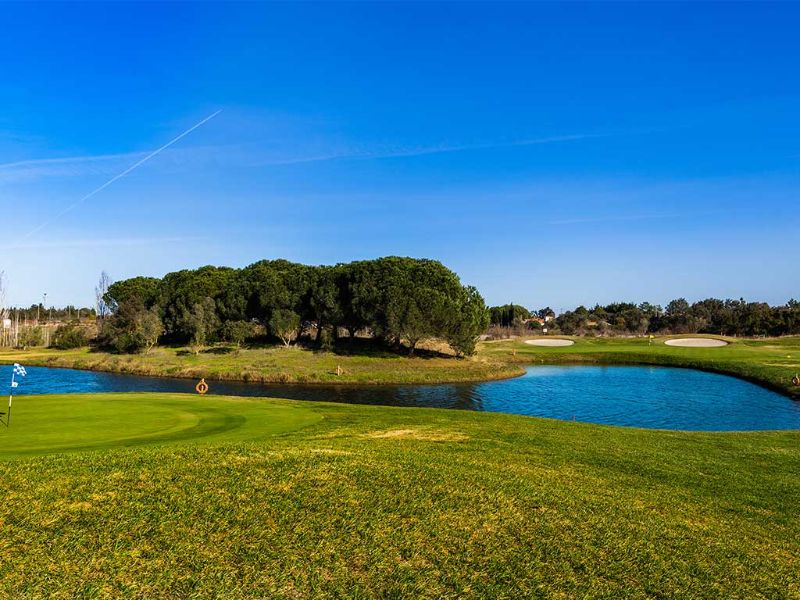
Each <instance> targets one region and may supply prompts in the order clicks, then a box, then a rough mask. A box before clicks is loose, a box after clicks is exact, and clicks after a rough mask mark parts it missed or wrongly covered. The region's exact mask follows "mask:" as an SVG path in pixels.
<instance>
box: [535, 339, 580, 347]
mask: <svg viewBox="0 0 800 600" xmlns="http://www.w3.org/2000/svg"><path fill="white" fill-rule="evenodd" d="M525 343H526V344H530V345H531V346H549V347H551V348H553V347H556V346H572V345H573V344H574V343H575V342H573V341H572V340H557V339H552V340H525Z"/></svg>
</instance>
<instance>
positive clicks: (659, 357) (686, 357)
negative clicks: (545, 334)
mask: <svg viewBox="0 0 800 600" xmlns="http://www.w3.org/2000/svg"><path fill="white" fill-rule="evenodd" d="M672 337H718V338H719V339H725V340H727V341H728V342H729V345H727V346H722V347H719V348H681V347H677V346H666V345H665V344H664V340H667V339H669V337H659V338H656V339H654V340H653V341H652V343H650V344H648V340H647V338H570V339H573V340H574V341H575V345H574V346H566V347H561V348H544V347H540V346H531V345H529V344H525V343H524V341H522V340H513V341H502V342H488V343H485V344H482V346H481V349H480V355H481V356H482V357H484V358H488V359H493V360H496V361H505V362H508V363H519V364H537V363H551V364H556V363H570V362H579V363H599V364H653V365H667V366H675V367H691V368H695V369H703V370H706V371H715V372H719V373H726V374H729V375H735V376H737V377H741V378H743V379H748V380H750V381H754V382H756V383H759V384H761V385H764V386H766V387H769V388H771V389H774V390H776V391H779V392H782V393H784V394H787V395H789V396H792V397H795V398H800V386H796V385H794V384H793V383H792V377H794V375H795V374H798V373H800V337H796V336H795V337H783V338H769V339H763V340H754V339H741V338H721V337H720V336H697V335H692V336H672Z"/></svg>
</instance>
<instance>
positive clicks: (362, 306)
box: [98, 256, 489, 355]
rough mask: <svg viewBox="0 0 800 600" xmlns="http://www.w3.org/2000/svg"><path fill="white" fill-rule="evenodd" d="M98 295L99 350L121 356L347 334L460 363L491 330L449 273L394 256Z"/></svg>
mask: <svg viewBox="0 0 800 600" xmlns="http://www.w3.org/2000/svg"><path fill="white" fill-rule="evenodd" d="M100 287H101V288H102V289H101V292H102V294H101V298H102V302H103V304H104V306H105V308H106V309H107V312H108V313H109V316H108V317H106V318H103V319H102V323H101V328H100V333H99V336H98V342H99V343H100V344H102V345H105V346H108V347H111V348H113V349H116V350H118V351H120V352H137V351H141V350H146V349H148V348H150V347H152V346H154V345H155V344H157V343H159V342H165V343H187V344H189V345H190V346H192V347H193V348H195V349H197V348H200V347H203V346H205V345H207V344H211V343H214V342H218V341H227V342H231V343H235V344H241V343H242V342H244V341H245V340H248V339H251V338H254V337H256V336H259V335H262V334H267V335H270V336H273V337H274V338H277V339H279V340H280V341H281V342H282V343H283V344H285V345H287V346H288V345H290V344H291V343H293V342H295V341H296V340H297V339H298V338H299V337H300V336H301V335H302V334H303V332H311V336H310V340H309V341H311V342H313V343H316V344H317V345H319V346H322V347H331V346H332V345H333V344H334V343H335V342H336V340H337V339H338V338H339V337H340V334H341V335H344V332H346V335H347V336H348V337H349V338H350V339H351V340H352V339H353V338H354V337H355V336H356V334H357V333H359V332H364V333H366V334H368V335H370V336H372V337H373V338H374V339H376V340H379V341H380V342H382V343H384V344H386V345H387V346H391V347H399V346H401V345H403V346H405V348H407V350H408V352H409V354H413V353H414V351H415V349H416V348H417V346H418V345H419V343H420V342H422V341H423V340H426V339H430V338H437V339H441V340H443V341H445V342H447V343H448V344H449V345H450V347H451V348H452V349H453V351H454V352H455V353H456V354H457V355H470V354H473V353H474V352H475V344H476V340H477V337H478V336H479V335H480V334H481V333H483V332H484V330H485V329H486V327H487V326H488V323H489V315H488V310H487V308H486V305H485V303H484V300H483V298H482V297H481V295H480V294H479V293H478V291H477V290H476V289H475V288H474V287H472V286H464V285H462V284H461V282H460V281H459V278H458V276H457V275H456V274H455V273H453V272H452V271H451V270H449V269H448V268H447V267H445V266H444V265H442V264H441V263H440V262H438V261H434V260H427V259H414V258H404V257H396V256H391V257H385V258H379V259H375V260H364V261H356V262H351V263H342V264H337V265H334V266H309V265H303V264H299V263H294V262H290V261H287V260H282V259H279V260H262V261H259V262H256V263H254V264H252V265H249V266H247V267H245V268H242V269H235V268H230V267H214V266H206V267H201V268H199V269H192V270H182V271H176V272H174V273H169V274H167V275H165V276H164V277H163V278H161V279H158V278H153V277H133V278H131V279H126V280H122V281H117V282H115V283H112V284H110V285H107V288H105V287H103V284H102V281H101V286H100ZM98 312H100V311H98Z"/></svg>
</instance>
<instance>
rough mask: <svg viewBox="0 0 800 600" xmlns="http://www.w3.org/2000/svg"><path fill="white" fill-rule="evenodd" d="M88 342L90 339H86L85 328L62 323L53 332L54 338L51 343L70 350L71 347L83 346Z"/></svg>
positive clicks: (56, 346)
mask: <svg viewBox="0 0 800 600" xmlns="http://www.w3.org/2000/svg"><path fill="white" fill-rule="evenodd" d="M88 343H89V341H88V340H87V339H86V333H85V332H84V331H83V329H81V328H80V327H78V326H77V325H61V326H59V327H58V329H56V331H55V333H54V334H53V340H52V343H51V344H50V345H51V346H53V347H54V348H58V349H60V350H69V349H71V348H81V347H82V346H86V345H87V344H88Z"/></svg>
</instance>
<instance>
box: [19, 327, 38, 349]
mask: <svg viewBox="0 0 800 600" xmlns="http://www.w3.org/2000/svg"><path fill="white" fill-rule="evenodd" d="M43 343H44V336H43V334H42V328H41V327H28V328H26V329H23V330H22V331H20V332H19V346H20V348H23V349H24V348H31V347H33V346H41V345H42V344H43Z"/></svg>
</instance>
